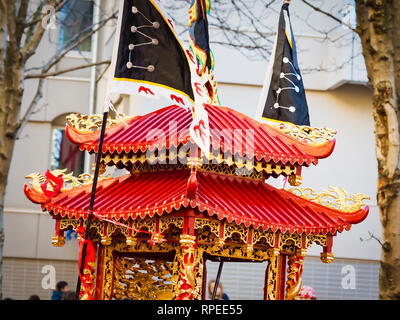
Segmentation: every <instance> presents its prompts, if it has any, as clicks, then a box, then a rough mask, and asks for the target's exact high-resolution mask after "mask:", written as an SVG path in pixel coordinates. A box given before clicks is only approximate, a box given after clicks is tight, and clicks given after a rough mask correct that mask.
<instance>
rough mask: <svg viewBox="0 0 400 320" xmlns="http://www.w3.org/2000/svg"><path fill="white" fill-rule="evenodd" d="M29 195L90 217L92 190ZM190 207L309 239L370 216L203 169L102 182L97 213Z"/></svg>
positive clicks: (114, 215)
mask: <svg viewBox="0 0 400 320" xmlns="http://www.w3.org/2000/svg"><path fill="white" fill-rule="evenodd" d="M189 177H190V179H189ZM188 181H189V182H188ZM221 190H223V192H221ZM25 194H26V195H27V196H28V198H29V199H31V200H32V201H34V202H39V203H42V209H43V210H47V211H48V212H52V213H53V214H55V215H58V214H60V215H61V216H62V217H69V218H73V217H75V218H80V217H84V218H87V215H88V207H89V199H90V195H91V185H87V186H85V187H79V188H76V189H73V190H68V191H64V192H61V193H60V194H58V195H57V196H55V197H53V198H46V197H43V196H42V195H40V194H39V193H37V192H36V191H35V190H34V189H30V188H29V187H28V186H27V185H25ZM188 207H191V208H194V209H196V210H198V211H199V212H204V213H206V214H208V215H209V216H214V215H215V216H216V218H218V219H220V220H222V219H226V220H227V221H228V222H232V221H234V222H235V223H236V224H241V223H243V224H244V225H245V226H246V227H249V226H252V227H253V228H259V227H261V228H263V229H264V230H267V229H271V230H273V231H274V232H275V231H277V230H278V229H279V230H280V231H281V232H286V231H289V232H291V233H293V232H297V233H302V232H305V233H307V234H308V233H311V232H313V233H315V234H318V233H322V234H326V233H328V232H330V233H331V234H334V233H335V232H336V231H339V232H341V231H343V230H344V229H346V230H349V229H350V227H351V225H352V224H355V223H359V222H361V221H362V220H364V219H365V218H366V216H367V215H368V211H369V209H368V207H365V208H363V209H360V210H359V211H357V212H353V213H343V212H340V211H337V210H334V209H331V208H328V207H324V206H322V205H320V204H317V203H314V202H311V201H309V200H306V199H304V198H301V197H299V196H296V195H294V194H292V193H290V192H288V191H285V190H282V189H276V188H274V187H273V186H271V185H269V184H267V183H265V182H262V181H259V180H253V179H249V178H244V177H238V176H228V175H224V174H215V173H211V172H207V171H202V170H199V171H197V174H196V176H194V175H192V176H191V175H190V170H174V171H159V172H143V173H141V174H139V175H130V174H128V175H125V176H122V177H119V178H110V179H106V180H102V181H99V183H98V186H97V191H96V198H95V205H94V211H96V212H97V213H98V214H100V215H102V216H104V217H105V218H109V219H110V218H111V219H117V220H119V219H122V218H123V219H125V220H127V219H129V218H132V219H135V218H138V217H140V218H145V217H146V216H149V217H153V216H154V215H156V214H158V215H160V216H161V215H165V214H168V213H171V212H173V211H175V210H180V209H183V208H188Z"/></svg>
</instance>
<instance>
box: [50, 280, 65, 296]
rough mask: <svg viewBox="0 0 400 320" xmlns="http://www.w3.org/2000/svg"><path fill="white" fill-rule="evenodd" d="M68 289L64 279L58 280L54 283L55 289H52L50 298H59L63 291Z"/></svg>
mask: <svg viewBox="0 0 400 320" xmlns="http://www.w3.org/2000/svg"><path fill="white" fill-rule="evenodd" d="M67 291H68V283H67V282H65V281H59V282H58V283H57V285H56V290H53V294H52V295H51V300H61V298H62V296H63V294H64V292H67Z"/></svg>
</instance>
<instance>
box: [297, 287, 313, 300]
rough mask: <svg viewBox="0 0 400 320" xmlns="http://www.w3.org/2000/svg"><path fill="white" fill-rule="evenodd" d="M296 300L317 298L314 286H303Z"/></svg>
mask: <svg viewBox="0 0 400 320" xmlns="http://www.w3.org/2000/svg"><path fill="white" fill-rule="evenodd" d="M296 300H317V297H316V296H315V291H314V288H312V287H309V286H302V287H301V289H300V292H299V294H298V295H297V297H296Z"/></svg>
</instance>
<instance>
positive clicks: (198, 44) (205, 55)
mask: <svg viewBox="0 0 400 320" xmlns="http://www.w3.org/2000/svg"><path fill="white" fill-rule="evenodd" d="M209 12H210V0H194V1H193V2H192V5H191V7H190V10H189V36H190V41H191V46H192V49H193V51H194V54H195V56H196V58H197V61H198V63H199V74H202V73H203V71H204V69H205V68H208V69H209V70H213V69H214V57H213V54H212V52H211V49H210V39H209V34H208V21H207V13H209Z"/></svg>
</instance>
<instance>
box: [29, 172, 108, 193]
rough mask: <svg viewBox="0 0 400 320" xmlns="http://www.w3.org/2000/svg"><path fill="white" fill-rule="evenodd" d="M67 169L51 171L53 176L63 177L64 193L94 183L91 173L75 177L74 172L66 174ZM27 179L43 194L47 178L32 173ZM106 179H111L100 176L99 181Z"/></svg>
mask: <svg viewBox="0 0 400 320" xmlns="http://www.w3.org/2000/svg"><path fill="white" fill-rule="evenodd" d="M66 171H67V169H62V170H61V169H56V170H53V171H50V173H51V174H52V175H54V176H55V177H58V176H62V178H63V180H64V181H63V182H64V184H63V186H62V188H61V192H62V191H66V190H72V189H75V188H78V187H83V186H87V185H89V184H92V183H93V177H94V176H93V175H92V174H89V173H82V174H80V175H79V176H78V177H74V176H73V172H70V173H68V174H67V173H66ZM25 178H26V179H31V181H29V182H28V184H29V185H30V186H31V187H32V188H33V189H34V190H35V191H37V192H39V193H43V190H42V189H41V187H40V186H41V185H42V184H43V183H46V182H47V178H46V177H45V176H44V175H42V174H40V173H31V174H30V175H28V176H26V177H25ZM105 179H111V177H110V176H102V175H99V177H98V181H101V180H105Z"/></svg>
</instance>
